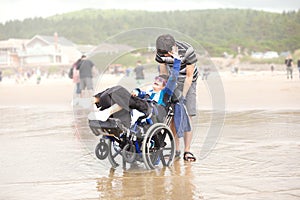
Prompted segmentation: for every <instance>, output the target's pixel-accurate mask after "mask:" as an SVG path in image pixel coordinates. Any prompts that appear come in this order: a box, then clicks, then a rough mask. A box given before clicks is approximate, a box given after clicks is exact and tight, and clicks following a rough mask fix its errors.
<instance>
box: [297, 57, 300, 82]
mask: <svg viewBox="0 0 300 200" xmlns="http://www.w3.org/2000/svg"><path fill="white" fill-rule="evenodd" d="M297 67H298V71H299V78H300V59H298V62H297Z"/></svg>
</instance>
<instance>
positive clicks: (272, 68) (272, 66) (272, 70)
mask: <svg viewBox="0 0 300 200" xmlns="http://www.w3.org/2000/svg"><path fill="white" fill-rule="evenodd" d="M274 69H275V67H274V65H273V64H271V72H272V74H273V72H274Z"/></svg>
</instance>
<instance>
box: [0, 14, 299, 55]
mask: <svg viewBox="0 0 300 200" xmlns="http://www.w3.org/2000/svg"><path fill="white" fill-rule="evenodd" d="M143 27H164V28H169V29H173V30H178V31H180V32H182V33H184V34H187V35H189V36H190V37H192V38H193V39H194V40H196V41H198V42H199V43H200V44H202V46H203V47H204V48H205V49H207V50H208V52H209V53H210V54H212V55H221V54H222V53H223V52H228V53H235V52H236V49H237V47H242V48H246V49H248V50H249V52H250V51H268V50H274V51H278V52H282V51H294V50H296V49H298V48H299V47H300V34H299V33H300V10H298V11H293V12H284V13H271V12H264V11H257V10H244V9H215V10H190V11H163V12H161V11H160V12H149V11H128V10H98V9H84V10H80V11H76V12H70V13H65V14H61V15H55V16H51V17H47V18H28V19H25V20H22V21H20V20H12V21H8V22H6V23H1V24H0V40H5V39H8V38H26V39H30V38H32V37H33V36H34V35H37V34H39V35H53V33H54V32H58V33H59V35H60V36H64V37H65V38H68V39H69V40H71V41H73V42H74V43H76V44H94V45H97V44H99V43H101V42H102V41H103V40H105V39H106V38H108V37H110V36H112V35H115V34H118V33H120V32H122V31H127V30H132V29H136V28H143ZM141 39H142V38H141Z"/></svg>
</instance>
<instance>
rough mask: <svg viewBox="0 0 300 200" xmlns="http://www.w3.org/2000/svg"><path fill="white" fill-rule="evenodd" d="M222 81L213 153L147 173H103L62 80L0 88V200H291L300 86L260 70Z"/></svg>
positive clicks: (201, 120) (207, 109) (298, 187)
mask: <svg viewBox="0 0 300 200" xmlns="http://www.w3.org/2000/svg"><path fill="white" fill-rule="evenodd" d="M118 78H120V77H114V79H112V77H111V76H110V75H109V76H105V77H103V79H102V83H105V84H107V85H109V84H115V83H113V82H111V80H117V79H118ZM109 80H110V81H109ZM221 80H222V86H223V87H224V94H225V105H226V107H225V109H226V118H225V119H224V126H223V127H222V132H221V133H220V137H219V138H218V141H217V143H216V146H215V148H214V149H213V150H212V151H211V152H210V154H209V155H208V156H206V157H205V158H204V159H198V161H197V162H196V163H185V162H184V161H183V160H182V159H180V160H178V161H176V162H175V163H174V166H172V167H170V168H162V169H157V170H153V171H146V170H144V168H143V167H137V168H133V169H128V170H123V169H120V168H118V169H116V170H112V169H111V168H110V165H109V162H108V161H99V160H97V159H96V158H95V155H94V152H93V148H94V145H95V144H96V143H97V140H98V139H99V138H97V137H96V136H93V135H92V134H91V132H90V131H89V128H88V127H87V123H86V113H87V112H88V111H87V110H86V109H81V108H77V109H75V110H74V109H73V107H72V106H71V104H70V103H71V100H72V98H73V84H72V82H71V81H70V80H69V79H67V78H64V79H58V80H52V79H51V80H44V82H43V80H42V83H41V84H40V85H36V84H35V83H34V81H32V82H28V83H24V84H23V85H15V84H14V83H12V82H10V81H7V82H5V81H4V82H2V83H0V96H1V98H0V111H1V117H0V119H1V120H0V125H1V126H0V155H1V157H0V163H1V165H0V199H41V198H43V199H68V200H69V199H117V198H122V199H299V198H300V165H299V162H298V158H299V156H300V148H299V147H300V142H299V141H300V140H299V139H300V132H299V131H298V130H299V129H300V106H299V105H300V104H299V101H300V80H299V79H296V78H295V79H294V80H287V79H286V77H285V76H284V74H281V73H279V74H275V75H273V76H272V75H271V74H270V73H269V72H264V73H259V74H255V75H254V74H253V73H252V72H251V73H250V72H249V73H246V72H245V73H244V74H240V75H238V76H233V75H232V74H228V73H225V72H224V73H222V74H221ZM105 84H102V86H101V87H106V86H107V85H105ZM209 84H211V83H209V82H203V81H201V80H199V81H198V87H199V88H198V89H199V90H198V91H199V93H198V97H199V101H198V102H199V105H198V106H199V107H198V109H199V113H198V117H197V119H194V130H195V133H196V134H195V135H194V140H193V144H192V150H193V152H195V154H196V155H197V156H198V155H199V153H200V150H201V148H202V146H203V141H205V139H206V137H207V131H208V130H209V128H210V127H211V126H213V125H214V124H213V122H212V121H211V116H212V111H211V108H212V103H211V102H212V100H211V96H210V95H211V94H210V91H209V90H207V88H209Z"/></svg>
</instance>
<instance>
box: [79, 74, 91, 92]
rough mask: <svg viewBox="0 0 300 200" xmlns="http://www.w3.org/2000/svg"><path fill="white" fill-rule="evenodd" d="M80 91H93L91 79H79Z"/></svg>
mask: <svg viewBox="0 0 300 200" xmlns="http://www.w3.org/2000/svg"><path fill="white" fill-rule="evenodd" d="M80 89H81V90H84V89H88V90H92V89H93V79H92V78H91V77H85V78H80Z"/></svg>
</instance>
